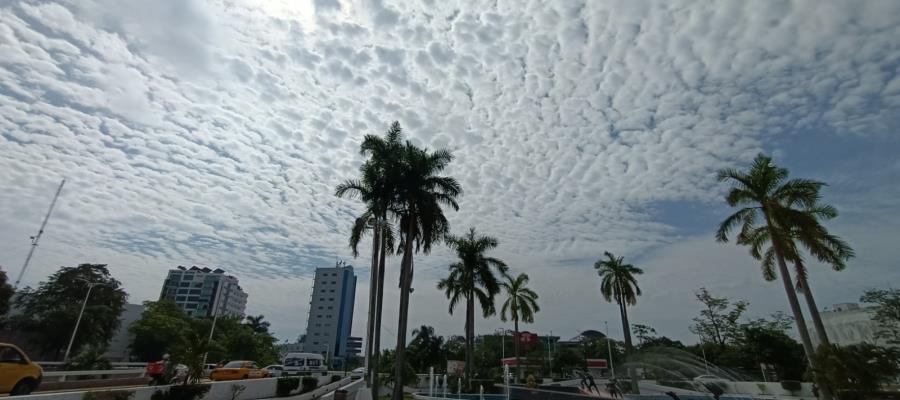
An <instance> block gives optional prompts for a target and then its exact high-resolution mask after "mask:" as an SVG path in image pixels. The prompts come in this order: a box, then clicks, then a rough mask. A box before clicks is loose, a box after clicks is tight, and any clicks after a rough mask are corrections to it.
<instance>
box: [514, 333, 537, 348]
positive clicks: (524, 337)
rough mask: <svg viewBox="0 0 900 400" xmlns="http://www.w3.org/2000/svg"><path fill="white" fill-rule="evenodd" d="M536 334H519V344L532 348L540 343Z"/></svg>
mask: <svg viewBox="0 0 900 400" xmlns="http://www.w3.org/2000/svg"><path fill="white" fill-rule="evenodd" d="M540 340H541V339H540V337H538V335H537V334H536V333H531V332H519V343H520V344H522V345H525V346H534V345H536V344H537V343H538V342H539V341H540Z"/></svg>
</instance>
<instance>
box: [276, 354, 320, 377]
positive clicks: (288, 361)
mask: <svg viewBox="0 0 900 400" xmlns="http://www.w3.org/2000/svg"><path fill="white" fill-rule="evenodd" d="M281 365H283V366H284V375H285V376H288V375H313V374H319V373H321V374H322V375H327V374H328V371H327V370H326V368H325V357H322V355H321V354H315V353H287V354H285V355H284V358H282V360H281Z"/></svg>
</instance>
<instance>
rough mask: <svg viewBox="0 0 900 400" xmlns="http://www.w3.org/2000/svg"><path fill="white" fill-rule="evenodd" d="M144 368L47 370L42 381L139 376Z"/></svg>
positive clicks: (142, 373) (143, 371) (142, 374)
mask: <svg viewBox="0 0 900 400" xmlns="http://www.w3.org/2000/svg"><path fill="white" fill-rule="evenodd" d="M145 372H146V369H144V368H134V369H109V370H100V371H96V370H95V371H47V372H44V382H65V381H66V380H67V379H70V378H90V377H94V378H95V379H112V378H140V377H143V376H144V373H145Z"/></svg>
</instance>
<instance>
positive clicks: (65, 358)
mask: <svg viewBox="0 0 900 400" xmlns="http://www.w3.org/2000/svg"><path fill="white" fill-rule="evenodd" d="M76 279H78V280H79V281H83V282H85V283H87V285H88V290H87V294H85V295H84V302H83V303H81V311H80V312H78V319H77V320H75V329H73V330H72V337H70V338H69V345H68V346H66V355H64V356H63V363H65V362H68V361H69V353H70V352H71V351H72V344H73V343H75V335H76V334H77V333H78V326H79V325H81V317H82V316H84V308H85V307H86V306H87V302H88V299H89V298H90V297H91V291H92V290H94V286H98V285H107V283H106V282H90V281H88V280H87V279H83V278H76Z"/></svg>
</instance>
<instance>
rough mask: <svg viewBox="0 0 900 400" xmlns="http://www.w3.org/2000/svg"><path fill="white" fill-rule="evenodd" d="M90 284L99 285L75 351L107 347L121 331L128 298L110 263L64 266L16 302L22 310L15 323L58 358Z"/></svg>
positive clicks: (76, 340)
mask: <svg viewBox="0 0 900 400" xmlns="http://www.w3.org/2000/svg"><path fill="white" fill-rule="evenodd" d="M88 282H90V283H94V284H95V285H94V287H93V289H92V290H91V295H90V298H89V299H88V302H87V305H86V306H85V308H84V315H83V316H82V320H81V324H80V325H79V327H78V334H77V335H76V336H75V342H74V344H73V347H72V351H73V353H78V349H80V348H81V347H82V346H84V345H87V344H91V345H98V346H106V344H107V343H109V340H110V339H111V338H112V337H113V335H114V334H115V333H116V331H117V330H118V329H119V315H120V314H121V313H122V310H123V309H124V307H125V302H126V299H127V298H128V295H127V294H126V293H125V291H124V290H123V289H122V288H121V284H120V283H119V281H118V280H116V279H114V278H113V277H112V276H111V275H110V273H109V269H108V268H107V266H106V264H80V265H78V266H77V267H62V268H60V269H59V271H57V272H56V273H54V274H53V275H51V276H50V278H49V279H48V280H47V281H45V282H41V283H40V285H38V288H37V289H34V290H26V291H25V293H24V294H23V295H22V296H19V297H17V298H16V300H15V302H16V306H17V307H20V308H21V310H22V314H21V315H18V316H16V319H15V321H16V322H15V323H16V324H17V326H19V327H21V329H22V330H24V331H26V332H28V333H29V336H30V337H31V340H32V341H33V343H34V344H35V345H37V346H39V347H40V348H42V350H44V351H48V352H54V353H56V354H57V358H58V357H59V354H60V353H61V352H62V350H64V349H65V347H66V345H67V344H68V342H69V337H70V335H71V332H72V331H73V329H74V328H75V322H76V319H77V318H78V314H79V312H80V311H81V306H82V304H83V303H84V298H85V295H86V294H87V291H88Z"/></svg>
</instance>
